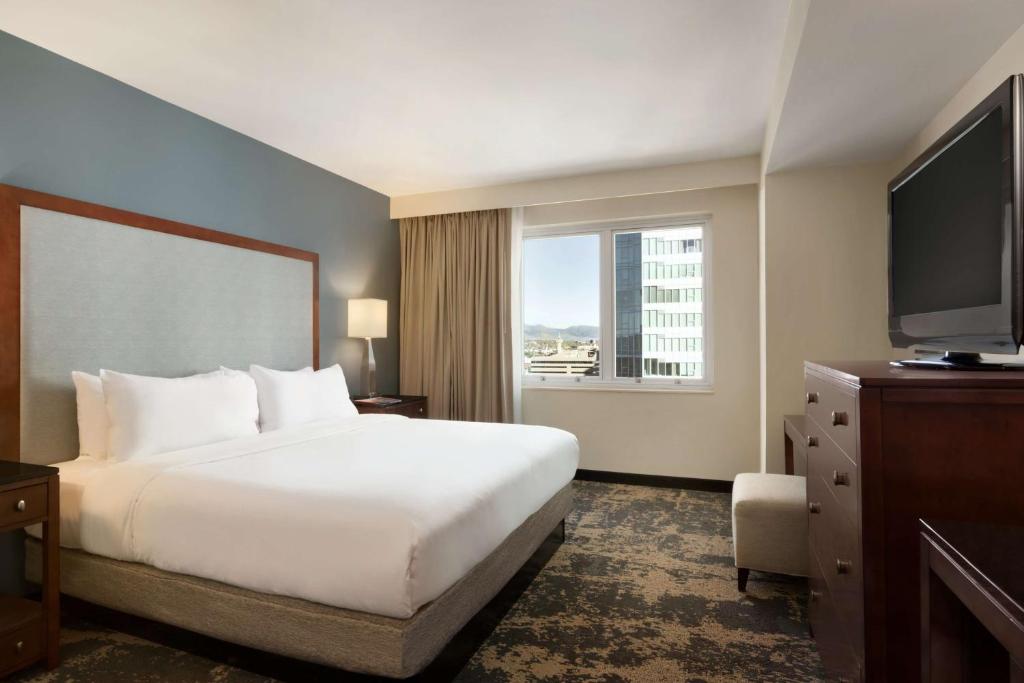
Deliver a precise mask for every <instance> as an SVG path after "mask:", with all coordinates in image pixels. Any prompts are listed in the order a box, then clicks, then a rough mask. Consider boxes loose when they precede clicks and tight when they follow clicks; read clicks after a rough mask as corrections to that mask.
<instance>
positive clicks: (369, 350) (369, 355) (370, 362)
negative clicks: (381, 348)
mask: <svg viewBox="0 0 1024 683" xmlns="http://www.w3.org/2000/svg"><path fill="white" fill-rule="evenodd" d="M363 393H365V394H366V395H367V396H369V397H370V398H373V397H374V396H377V362H376V361H375V360H374V358H373V340H372V339H371V338H370V337H367V338H366V356H364V357H363Z"/></svg>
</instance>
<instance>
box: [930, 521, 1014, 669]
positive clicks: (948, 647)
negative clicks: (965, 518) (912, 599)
mask: <svg viewBox="0 0 1024 683" xmlns="http://www.w3.org/2000/svg"><path fill="white" fill-rule="evenodd" d="M921 680H922V681H927V682H929V683H947V682H952V681H984V682H985V683H1000V682H1002V681H1006V682H1012V683H1022V682H1024V527H1014V526H1000V525H994V524H977V523H971V522H950V521H939V520H921Z"/></svg>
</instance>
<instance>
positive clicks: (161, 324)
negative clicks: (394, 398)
mask: <svg viewBox="0 0 1024 683" xmlns="http://www.w3.org/2000/svg"><path fill="white" fill-rule="evenodd" d="M318 273H319V270H318V257H317V255H316V254H315V253H312V252H307V251H302V250H299V249H295V248H292V247H287V246H282V245H276V244H270V243H267V242H261V241H259V240H253V239H249V238H244V237H239V236H236V235H229V234H226V233H220V232H216V231H213V230H209V229H206V228H201V227H197V226H190V225H184V224H180V223H175V222H173V221H167V220H163V219H159V218H153V217H150V216H140V215H137V214H133V213H130V212H126V211H121V210H117V209H111V208H108V207H103V206H97V205H94V204H88V203H84V202H80V201H76V200H71V199H66V198H61V197H54V196H51V195H45V194H41V193H38V192H33V191H30V190H23V189H19V188H14V187H9V186H2V185H0V284H2V285H3V287H2V289H3V291H4V292H6V293H7V294H10V295H12V296H8V297H7V298H6V299H5V300H4V301H5V302H7V304H11V303H12V302H13V304H14V305H2V306H0V330H2V331H3V333H4V335H5V338H8V339H15V340H17V341H18V343H16V344H0V403H2V404H3V405H4V406H8V407H10V409H9V410H5V411H3V412H0V457H16V458H20V459H21V460H22V461H24V462H31V463H39V464H54V463H59V467H60V470H61V506H62V510H61V515H62V520H61V535H62V545H63V547H62V549H61V583H60V586H61V591H62V592H64V593H66V594H68V595H71V596H75V597H78V598H81V599H83V600H86V601H89V602H93V603H96V604H99V605H102V606H106V607H109V608H113V609H117V610H121V611H124V612H127V613H131V614H135V615H138V616H142V617H146V618H150V619H154V620H157V621H160V622H164V623H167V624H171V625H174V626H179V627H183V628H186V629H190V630H193V631H196V632H199V633H203V634H206V635H210V636H213V637H217V638H221V639H223V640H227V641H231V642H235V643H239V644H242V645H248V646H251V647H256V648H260V649H264V650H267V651H271V652H276V653H280V654H284V655H288V656H293V657H297V658H302V659H307V660H310V661H315V662H320V663H324V664H328V665H332V666H337V667H339V668H344V669H348V670H352V671H360V672H367V673H373V674H379V675H385V676H391V677H407V676H410V675H412V674H414V673H416V672H418V671H420V670H421V669H422V668H423V667H425V666H426V665H427V664H428V663H429V662H430V661H431V660H432V659H433V658H434V657H435V656H436V655H437V653H438V652H439V651H440V650H441V649H442V648H443V647H444V645H445V644H446V643H447V642H448V640H449V639H450V638H451V637H452V636H453V635H454V634H455V633H456V632H457V631H458V630H459V629H460V628H461V627H462V626H463V625H465V624H466V622H468V621H469V620H470V618H472V616H473V615H474V614H476V612H477V611H478V610H479V609H480V608H481V607H483V606H484V605H485V604H486V603H487V602H488V601H490V599H491V598H492V597H494V595H496V594H497V593H498V591H499V590H500V589H501V587H502V586H503V585H504V584H505V583H506V582H507V581H508V580H509V579H510V578H511V577H512V576H513V575H514V574H515V573H516V572H517V571H518V570H519V568H520V567H521V566H522V565H523V564H524V563H525V562H526V561H527V560H528V559H529V557H530V556H531V555H532V554H533V553H534V552H535V551H536V549H537V548H538V547H539V546H540V545H541V543H542V542H543V541H544V539H545V538H547V537H548V535H549V534H550V533H551V532H552V531H554V530H555V529H556V528H557V527H558V525H559V524H560V523H561V522H563V520H564V518H565V516H566V514H567V513H568V511H569V509H570V506H571V495H572V494H571V479H572V477H573V474H574V472H575V468H576V462H577V458H578V449H577V445H576V442H575V439H574V438H573V437H572V436H571V435H569V434H567V433H565V432H561V431H559V430H554V429H546V428H542V427H528V426H516V425H495V424H467V423H452V422H441V421H429V420H409V419H407V418H401V417H396V416H381V415H366V416H358V417H351V418H346V419H344V420H333V421H327V422H316V423H312V422H311V423H307V424H304V425H300V426H296V427H294V428H287V429H281V430H280V431H277V432H272V431H264V432H263V433H259V434H253V435H251V436H242V437H239V438H234V439H232V440H230V441H221V442H219V443H210V442H209V441H206V442H205V443H206V444H207V445H203V446H195V447H192V448H187V449H184V450H177V451H174V452H164V451H158V452H156V453H148V454H145V455H144V457H140V458H139V459H137V460H136V459H132V458H128V459H124V460H115V461H95V460H93V461H91V462H90V461H89V459H86V458H79V459H77V460H73V459H74V458H75V456H76V454H77V453H79V452H81V451H80V446H81V444H80V441H81V439H80V434H79V433H78V430H77V429H76V401H75V392H74V390H73V388H72V386H71V383H70V382H69V373H71V372H72V371H75V370H84V371H86V372H96V371H97V370H99V369H101V368H117V369H118V370H121V371H122V372H124V373H137V374H138V375H147V376H155V377H165V378H166V377H179V378H180V377H185V376H188V375H193V374H195V373H201V372H205V371H209V370H210V369H211V368H216V367H218V366H219V365H226V366H229V367H250V366H252V365H254V364H255V365H262V366H265V367H268V368H304V367H307V366H312V368H313V369H315V368H317V367H318V365H319V361H320V358H321V354H320V340H319V334H320V322H319V310H320V298H319V291H320V290H319V283H320V277H319V274H318ZM19 301H20V305H19ZM107 408H110V405H109V403H108V405H107ZM261 419H262V416H261ZM112 424H113V423H112ZM26 548H27V557H26V573H27V576H28V578H30V579H38V570H39V564H38V562H37V559H38V556H39V555H40V553H41V548H40V544H39V541H38V540H36V539H35V538H31V537H30V538H28V539H27V540H26Z"/></svg>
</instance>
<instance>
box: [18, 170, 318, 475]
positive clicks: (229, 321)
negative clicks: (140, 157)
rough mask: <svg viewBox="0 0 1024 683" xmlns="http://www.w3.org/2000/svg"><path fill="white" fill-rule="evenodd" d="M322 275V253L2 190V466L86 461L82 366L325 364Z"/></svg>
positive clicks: (188, 370) (148, 368)
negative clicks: (76, 373)
mask: <svg viewBox="0 0 1024 683" xmlns="http://www.w3.org/2000/svg"><path fill="white" fill-rule="evenodd" d="M317 269H318V259H317V255H316V254H315V253H312V252H307V251H301V250H298V249H293V248H290V247H283V246H280V245H275V244H270V243H267V242H262V241H259V240H254V239H249V238H244V237H240V236H237V235H231V234H227V233H222V232H217V231H213V230H208V229H205V228H198V227H195V226H190V225H184V224H181V223H175V222H172V221H165V220H161V219H157V218H152V217H148V216H141V215H138V214H133V213H129V212H125V211H119V210H115V209H109V208H106V207H101V206H97V205H94V204H86V203H83V202H77V201H73V200H68V199H64V198H60V197H53V196H50V195H44V194H40V193H36V192H31V191H28V190H22V189H19V188H13V187H9V186H0V331H2V340H0V458H3V459H18V458H19V457H20V459H21V460H23V461H25V462H33V463H53V462H59V461H62V460H68V459H70V458H73V457H75V456H76V455H77V452H78V433H77V422H76V412H75V394H74V387H73V385H72V383H71V377H70V373H71V371H72V370H82V371H85V372H90V373H96V372H98V371H99V369H100V368H111V369H116V370H121V371H124V372H132V373H138V374H147V375H159V376H168V377H170V376H180V375H187V374H192V373H196V372H204V371H208V370H213V369H216V368H217V367H218V366H219V365H222V364H223V365H226V366H229V367H239V368H246V367H248V365H249V364H250V363H259V364H261V365H268V366H271V367H279V368H299V367H304V366H306V365H311V364H312V365H313V366H314V367H315V366H316V364H317V357H318V355H319V349H318V346H319V334H318V328H319V321H318V305H317V297H318V287H317V280H318V274H317ZM12 271H13V272H12Z"/></svg>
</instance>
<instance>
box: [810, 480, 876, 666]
mask: <svg viewBox="0 0 1024 683" xmlns="http://www.w3.org/2000/svg"><path fill="white" fill-rule="evenodd" d="M831 489H832V486H831V484H830V483H829V482H827V481H825V480H824V479H822V478H821V477H820V476H817V475H811V476H808V478H807V507H808V532H809V540H810V546H811V561H812V569H814V570H816V571H817V572H818V573H819V577H820V579H821V580H822V581H823V582H824V583H825V585H826V586H827V588H828V593H829V608H830V610H831V612H832V613H833V614H834V615H835V617H836V619H837V620H838V621H839V622H840V623H841V624H842V625H843V628H842V632H843V633H844V634H845V636H844V640H845V642H846V644H847V647H848V648H849V649H850V650H851V651H852V652H854V653H859V654H861V655H862V654H863V648H864V637H863V624H864V600H863V593H862V592H861V587H862V586H863V580H862V574H861V562H860V536H859V535H858V534H857V530H856V527H854V526H853V524H852V523H851V522H850V521H849V520H848V519H847V517H846V514H845V512H843V510H842V507H841V505H840V503H839V501H838V500H837V499H836V497H835V496H834V495H833V494H832V490H831Z"/></svg>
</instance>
